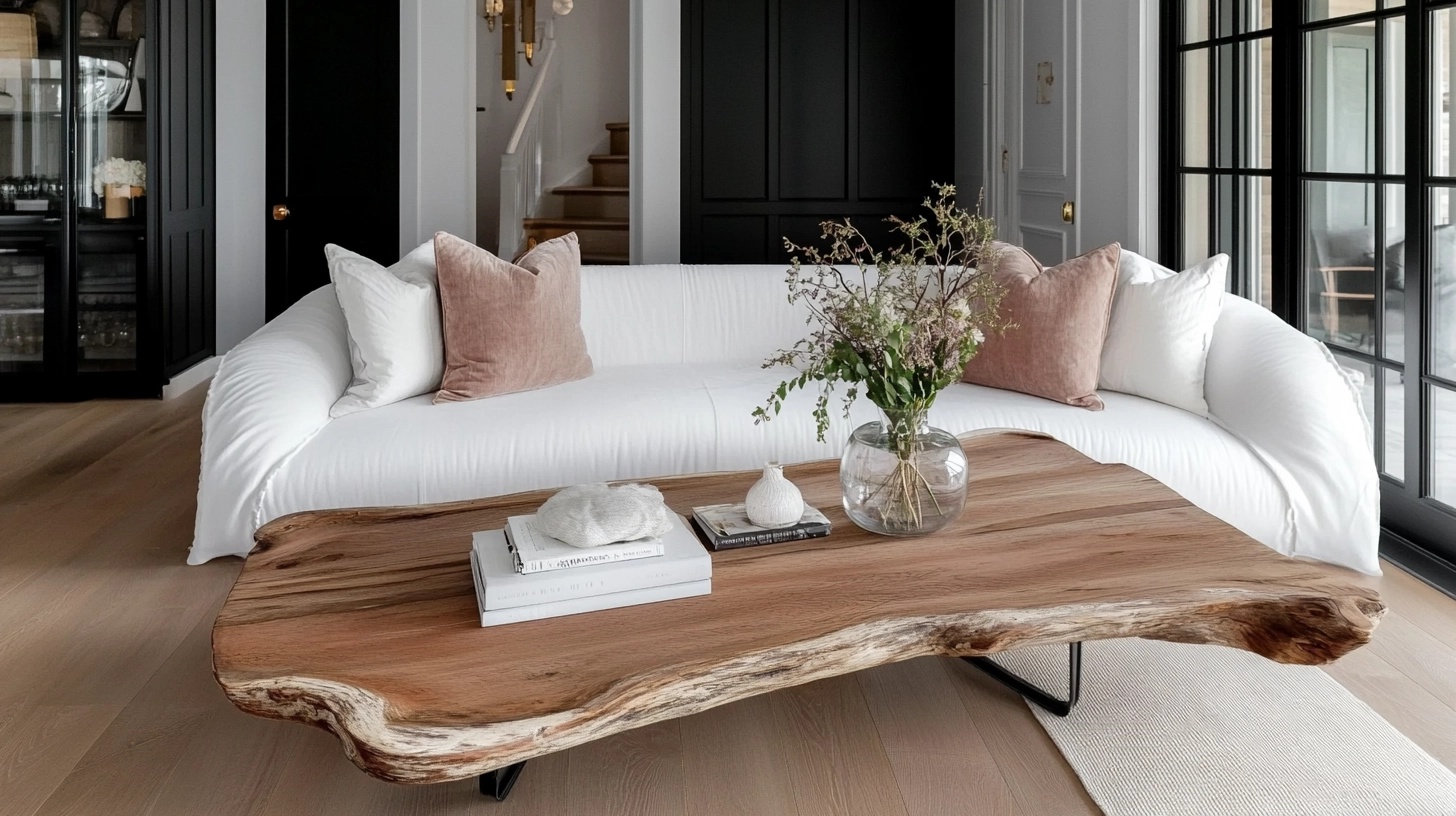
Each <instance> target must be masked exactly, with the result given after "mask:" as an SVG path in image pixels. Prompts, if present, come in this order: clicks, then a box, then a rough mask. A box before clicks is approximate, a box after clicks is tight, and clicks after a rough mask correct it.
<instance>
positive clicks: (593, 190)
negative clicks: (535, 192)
mask: <svg viewBox="0 0 1456 816" xmlns="http://www.w3.org/2000/svg"><path fill="white" fill-rule="evenodd" d="M630 191H631V188H628V187H606V186H597V185H585V184H583V185H574V186H571V185H569V186H566V187H557V188H556V189H554V190H552V191H551V192H553V193H556V194H557V195H611V196H624V195H627V193H628V192H630Z"/></svg>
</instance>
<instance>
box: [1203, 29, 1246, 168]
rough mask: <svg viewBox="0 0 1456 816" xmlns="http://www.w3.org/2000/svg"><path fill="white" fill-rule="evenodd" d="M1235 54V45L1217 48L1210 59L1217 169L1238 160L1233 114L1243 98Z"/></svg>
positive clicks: (1235, 118) (1236, 119)
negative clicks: (1213, 85) (1214, 80)
mask: <svg viewBox="0 0 1456 816" xmlns="http://www.w3.org/2000/svg"><path fill="white" fill-rule="evenodd" d="M1238 53H1239V46H1237V45H1220V46H1218V48H1217V49H1215V53H1214V57H1213V60H1214V63H1213V64H1214V71H1215V73H1216V83H1215V88H1214V93H1215V101H1214V107H1213V110H1212V111H1211V112H1210V115H1211V116H1213V123H1214V139H1216V140H1217V141H1215V142H1214V145H1213V150H1214V162H1215V166H1217V167H1234V166H1235V164H1234V163H1235V161H1237V158H1236V157H1235V156H1234V148H1235V147H1237V146H1238V141H1239V133H1238V131H1237V130H1235V128H1236V126H1237V125H1238V124H1239V122H1238V119H1239V118H1238V117H1237V116H1235V115H1234V111H1235V110H1236V106H1240V105H1241V103H1242V102H1243V101H1244V97H1245V96H1246V94H1244V93H1241V90H1242V89H1241V88H1240V87H1239V82H1238V75H1239V71H1238V59H1237V55H1238Z"/></svg>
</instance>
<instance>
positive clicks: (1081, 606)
mask: <svg viewBox="0 0 1456 816" xmlns="http://www.w3.org/2000/svg"><path fill="white" fill-rule="evenodd" d="M964 444H965V447H966V450H967V453H968V455H969V456H970V460H971V463H972V469H973V470H972V473H973V477H972V484H971V490H970V501H969V502H968V507H967V511H966V513H965V515H964V516H963V517H962V518H961V519H960V520H959V521H958V522H957V523H956V524H954V525H952V526H951V527H950V528H948V529H947V530H945V531H942V532H941V533H939V534H937V535H934V536H929V537H925V538H919V539H910V540H892V539H886V538H880V537H876V536H872V535H870V534H868V533H865V532H863V531H861V530H859V529H858V528H855V527H853V525H851V524H850V523H849V522H848V521H847V520H846V519H845V517H844V516H843V513H842V511H840V510H839V509H838V506H837V505H838V491H839V487H838V463H837V462H832V461H830V462H817V463H811V464H807V465H800V466H797V467H792V468H789V469H787V473H788V475H789V477H790V478H791V479H793V480H794V481H795V482H796V483H797V484H799V486H800V487H801V488H802V489H803V491H804V494H805V498H806V500H807V501H809V502H810V503H811V504H814V505H816V506H818V507H821V508H824V509H825V510H826V511H827V512H828V514H829V516H830V518H831V520H832V521H833V522H834V524H835V533H834V535H832V536H830V537H829V538H827V539H820V540H816V541H809V542H800V543H796V544H788V545H779V546H775V547H763V548H756V549H750V550H739V551H733V552H725V553H717V554H715V555H714V576H713V583H714V587H713V594H711V595H708V596H704V597H700V598H692V599H686V600H682V601H676V602H672V603H667V604H655V605H650V606H641V607H632V608H628V609H617V610H609V611H604V612H597V613H593V614H591V615H588V616H577V617H570V618H558V619H553V620H545V621H534V622H530V623H522V624H516V625H513V626H507V627H494V628H489V629H482V628H481V627H479V625H478V620H477V614H476V610H475V599H474V594H473V590H472V583H471V575H470V569H469V566H468V555H467V553H468V549H469V542H470V533H471V532H472V531H475V530H484V529H491V528H494V527H499V526H501V524H502V523H503V522H504V520H505V518H506V517H507V516H510V515H514V514H516V513H524V512H530V511H532V510H534V508H535V507H536V506H538V505H539V504H540V503H541V502H542V501H544V499H545V498H546V497H547V496H549V495H550V493H549V491H542V492H535V493H527V494H519V495H515V496H507V497H502V498H494V499H483V500H479V501H470V502H460V503H455V504H449V505H436V506H428V507H414V508H375V509H361V510H339V511H324V512H312V513H302V514H297V515H293V516H289V517H287V518H284V519H279V520H278V521H275V522H273V523H271V524H269V525H267V526H266V527H264V528H263V529H262V530H260V531H259V532H258V536H257V540H258V545H257V547H256V548H255V550H254V552H253V554H252V556H251V557H250V559H249V560H248V562H247V564H246V565H245V567H244V569H243V571H242V574H241V575H240V577H239V579H238V582H237V584H236V585H235V586H234V588H233V591H232V593H231V594H230V596H229V598H228V600H227V602H226V604H225V605H224V607H223V609H222V612H221V613H220V614H219V616H218V619H217V623H216V626H215V628H214V631H213V648H214V668H215V672H216V675H217V679H218V681H219V683H220V684H221V685H222V687H223V688H224V690H225V691H226V692H227V694H228V696H229V698H231V699H232V700H233V702H234V703H235V704H237V705H238V706H239V707H240V708H242V709H243V710H245V711H248V712H250V713H254V714H258V715H262V716H269V717H276V718H281V719H293V720H300V721H304V722H311V723H315V724H318V725H321V726H323V727H325V728H327V729H329V730H330V731H332V732H334V733H335V734H336V735H337V736H338V737H339V738H340V740H341V741H342V742H343V745H344V750H345V753H346V754H347V755H348V756H349V758H350V759H352V760H353V761H354V762H355V763H356V764H358V765H359V766H360V767H361V768H363V769H364V770H366V771H368V772H369V773H371V774H374V775H375V776H378V777H380V778H383V779H388V780H391V781H396V782H412V783H423V782H439V781H444V780H449V779H461V778H466V777H469V776H473V775H476V774H479V773H481V772H483V771H486V770H490V769H492V768H496V767H500V766H503V765H506V764H510V763H513V762H519V761H521V760H524V759H529V758H532V757H536V756H540V755H542V754H545V753H550V752H552V751H557V750H561V749H563V748H568V747H571V746H573V745H578V744H581V743H583V742H587V741H590V740H594V739H600V738H602V737H605V736H608V735H611V734H615V733H618V732H621V731H624V730H627V729H631V728H637V727H640V726H643V725H647V724H650V723H654V722H659V721H662V720H665V719H670V718H674V717H681V716H684V715H687V714H692V713H694V712H698V711H703V710H705V709H707V708H711V707H714V706H718V705H722V704H724V703H729V702H732V701H734V700H740V699H743V698H745V697H750V696H753V695H758V694H763V693H765V692H769V691H773V690H775V689H782V688H788V687H792V686H797V685H801V684H804V683H810V682H813V681H816V680H820V679H823V678H827V677H833V676H837V675H841V674H846V673H849V672H853V671H858V670H861V669H865V668H870V667H873V666H877V665H881V664H884V663H890V662H895V661H900V660H906V659H909V658H913V657H918V656H923V655H942V656H959V655H976V654H992V653H995V652H999V651H1003V650H1007V649H1015V648H1020V647H1023V646H1030V645H1039V644H1055V643H1066V642H1069V641H1073V640H1098V639H1103V638H1116V637H1135V636H1136V637H1151V638H1157V639H1163V640H1172V641H1179V642H1192V643H1218V644H1223V645H1227V646H1234V647H1237V648H1242V649H1247V650H1249V651H1252V652H1255V653H1257V654H1261V655H1263V656H1265V657H1268V658H1270V659H1273V660H1277V661H1281V662H1286V663H1303V664H1320V663H1326V662H1329V661H1331V660H1334V659H1336V658H1338V657H1340V656H1341V655H1343V654H1345V653H1346V652H1348V651H1350V650H1351V649H1353V648H1355V647H1357V646H1359V645H1361V644H1363V643H1365V642H1367V641H1368V640H1369V639H1370V635H1371V632H1372V631H1373V629H1374V627H1375V625H1376V622H1377V621H1378V619H1379V617H1380V615H1381V614H1382V613H1383V612H1384V606H1383V604H1382V603H1381V602H1380V601H1379V599H1378V596H1377V595H1376V593H1375V591H1374V590H1373V589H1371V588H1369V586H1368V583H1369V582H1368V581H1363V580H1361V579H1360V577H1359V576H1356V575H1355V574H1354V573H1350V572H1348V571H1345V570H1341V569H1338V568H1334V567H1329V566H1326V565H1319V564H1312V563H1307V562H1300V561H1295V560H1293V559H1289V558H1286V557H1284V556H1281V555H1279V554H1277V553H1274V552H1272V551H1271V550H1269V549H1267V548H1266V547H1264V546H1262V545H1260V544H1258V543H1257V542H1255V541H1253V540H1251V539H1249V538H1248V537H1246V536H1244V535H1243V534H1241V533H1239V532H1238V531H1236V530H1234V529H1233V528H1232V527H1230V526H1228V525H1227V524H1225V523H1223V522H1221V521H1219V520H1218V519H1215V518H1214V517H1212V516H1210V515H1208V514H1207V513H1204V512H1203V511H1201V510H1199V509H1197V508H1195V507H1193V506H1192V505H1190V504H1189V503H1188V502H1187V501H1186V500H1184V499H1182V498H1181V497H1179V496H1178V495H1177V494H1175V493H1173V492H1172V491H1171V490H1169V489H1168V488H1167V487H1165V486H1163V485H1161V484H1160V483H1158V482H1156V481H1154V480H1153V479H1151V478H1149V477H1147V476H1146V475H1144V474H1142V473H1140V472H1138V471H1136V470H1134V469H1132V468H1129V467H1125V466H1120V465H1101V464H1097V463H1095V462H1092V461H1091V460H1089V459H1087V458H1086V457H1083V456H1082V455H1080V454H1078V453H1076V452H1075V451H1073V450H1072V449H1071V448H1069V447H1067V446H1066V445H1063V444H1061V443H1059V442H1056V441H1053V440H1050V439H1047V438H1044V437H1038V436H1033V435H1026V434H995V435H984V436H977V437H971V438H968V439H967V440H966V441H965V443H964ZM755 478H756V474H754V473H729V474H712V475H703V476H689V477H676V478H669V479H657V480H653V481H654V484H657V485H658V486H659V487H660V488H661V489H662V492H663V495H664V497H665V498H666V499H667V501H668V504H669V505H670V506H672V507H673V508H674V509H675V510H678V511H679V512H684V511H687V510H688V509H689V508H690V507H692V506H694V505H701V504H710V503H714V502H719V501H723V500H725V499H727V498H732V497H735V496H741V495H743V494H744V493H745V492H746V491H747V488H748V487H749V485H751V484H752V482H753V481H754V479H755Z"/></svg>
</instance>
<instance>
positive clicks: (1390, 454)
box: [1380, 368, 1405, 482]
mask: <svg viewBox="0 0 1456 816" xmlns="http://www.w3.org/2000/svg"><path fill="white" fill-rule="evenodd" d="M1380 376H1381V377H1382V378H1383V379H1384V382H1383V383H1382V387H1381V390H1380V393H1381V399H1383V400H1385V406H1384V407H1385V427H1384V432H1385V440H1384V443H1385V444H1384V448H1385V461H1384V462H1383V463H1382V467H1381V472H1383V473H1384V474H1385V475H1387V476H1389V477H1391V478H1393V479H1399V480H1400V481H1402V482H1403V481H1405V375H1404V374H1402V373H1401V372H1400V371H1397V370H1396V369H1393V368H1385V369H1381V372H1380Z"/></svg>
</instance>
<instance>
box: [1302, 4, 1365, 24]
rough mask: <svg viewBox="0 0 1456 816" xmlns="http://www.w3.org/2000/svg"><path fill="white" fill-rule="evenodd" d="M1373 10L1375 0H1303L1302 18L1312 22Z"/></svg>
mask: <svg viewBox="0 0 1456 816" xmlns="http://www.w3.org/2000/svg"><path fill="white" fill-rule="evenodd" d="M1374 10H1375V0H1305V3H1304V18H1305V19H1306V20H1309V21H1310V22H1314V21H1315V20H1330V19H1333V18H1335V17H1348V16H1349V15H1351V14H1361V13H1363V12H1366V11H1374Z"/></svg>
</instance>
